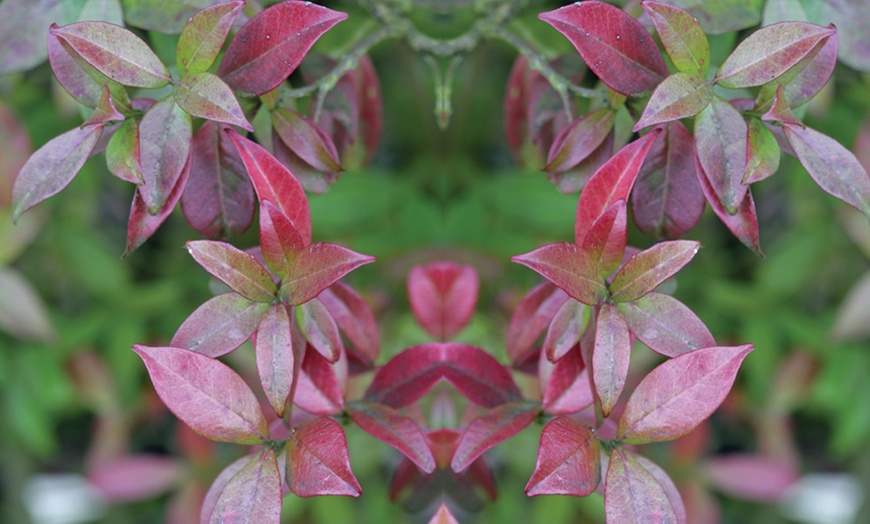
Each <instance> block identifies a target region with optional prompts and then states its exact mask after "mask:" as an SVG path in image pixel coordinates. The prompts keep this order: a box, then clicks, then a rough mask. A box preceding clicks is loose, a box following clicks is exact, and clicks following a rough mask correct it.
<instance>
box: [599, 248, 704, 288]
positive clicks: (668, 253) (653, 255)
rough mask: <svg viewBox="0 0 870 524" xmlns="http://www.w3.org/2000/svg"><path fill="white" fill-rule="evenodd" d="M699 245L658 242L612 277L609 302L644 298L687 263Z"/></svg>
mask: <svg viewBox="0 0 870 524" xmlns="http://www.w3.org/2000/svg"><path fill="white" fill-rule="evenodd" d="M700 248H701V244H700V243H699V242H698V241H696V240H671V241H667V242H659V243H658V244H655V245H654V246H652V247H651V248H649V249H646V250H644V251H641V252H640V253H638V254H636V255H634V256H633V257H631V259H629V261H628V262H626V263H625V265H623V266H622V268H621V269H620V270H619V272H618V273H617V274H616V276H614V277H613V282H612V283H611V284H610V298H612V299H613V301H614V302H631V301H633V300H637V299H639V298H640V297H642V296H644V295H646V294H647V293H649V292H650V291H652V290H654V289H655V288H656V287H658V285H659V284H661V283H662V282H664V281H665V280H667V279H669V278H670V277H672V276H673V275H675V274H676V273H677V271H679V270H680V269H682V268H683V266H685V265H686V264H688V263H689V261H690V260H692V258H694V257H695V255H696V254H697V253H698V250H699V249H700Z"/></svg>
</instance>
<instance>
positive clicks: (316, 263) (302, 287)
mask: <svg viewBox="0 0 870 524" xmlns="http://www.w3.org/2000/svg"><path fill="white" fill-rule="evenodd" d="M374 261H375V257H371V256H368V255H363V254H361V253H357V252H356V251H351V250H350V249H348V248H346V247H343V246H340V245H338V244H332V243H329V242H317V243H315V244H310V245H307V246H305V248H303V249H302V250H301V251H299V252H298V253H296V257H295V259H294V260H293V265H292V266H291V268H290V274H288V275H287V277H286V278H284V279H282V280H281V289H280V291H279V293H280V295H279V296H280V297H281V298H282V300H285V301H286V302H288V303H289V304H290V305H294V306H295V305H299V304H304V303H305V302H308V301H309V300H311V299H312V298H314V297H316V296H317V295H319V294H320V292H321V291H323V290H324V289H326V288H328V287H329V286H331V285H332V284H334V283H335V282H336V281H338V279H340V278H341V277H343V276H344V275H346V274H348V273H350V272H351V271H353V270H354V269H356V268H358V267H360V266H362V265H365V264H371V263H372V262H374Z"/></svg>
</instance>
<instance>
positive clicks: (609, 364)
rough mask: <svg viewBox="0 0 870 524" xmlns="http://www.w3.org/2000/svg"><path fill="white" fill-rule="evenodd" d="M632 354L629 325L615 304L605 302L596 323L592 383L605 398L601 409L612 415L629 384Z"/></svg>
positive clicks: (601, 398) (602, 398)
mask: <svg viewBox="0 0 870 524" xmlns="http://www.w3.org/2000/svg"><path fill="white" fill-rule="evenodd" d="M630 357H631V335H630V333H629V331H628V324H627V323H626V321H625V319H624V318H623V317H622V314H620V312H619V310H618V309H617V308H616V306H614V305H613V304H603V305H602V306H601V310H600V311H599V312H598V319H597V321H596V325H595V347H594V349H593V350H592V382H593V384H595V391H596V393H597V394H598V398H599V399H600V401H601V412H602V413H603V414H604V416H605V417H606V416H608V415H610V411H611V410H613V406H615V405H616V401H617V400H619V396H620V395H621V394H622V388H623V387H625V378H626V377H627V376H628V364H629V359H630Z"/></svg>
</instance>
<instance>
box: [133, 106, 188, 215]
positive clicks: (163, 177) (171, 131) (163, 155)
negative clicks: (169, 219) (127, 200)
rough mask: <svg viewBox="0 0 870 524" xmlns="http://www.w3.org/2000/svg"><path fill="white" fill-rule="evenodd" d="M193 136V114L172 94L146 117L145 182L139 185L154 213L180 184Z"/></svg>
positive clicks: (141, 137) (142, 163)
mask: <svg viewBox="0 0 870 524" xmlns="http://www.w3.org/2000/svg"><path fill="white" fill-rule="evenodd" d="M191 137H192V131H191V122H190V115H188V114H187V113H185V112H184V110H182V109H181V108H180V107H178V104H176V103H175V101H174V100H173V99H172V98H171V97H166V98H164V99H163V100H161V101H159V102H157V103H156V104H154V106H153V107H152V108H151V109H149V110H148V111H147V112H146V113H145V116H143V117H142V121H141V122H140V123H139V143H140V147H141V150H140V153H139V156H140V167H141V169H142V180H144V184H143V185H141V186H139V195H140V196H141V197H142V200H143V201H144V202H145V205H146V206H147V208H148V212H149V213H151V214H152V215H154V214H157V213H158V212H159V211H160V209H161V208H162V207H163V205H164V203H165V202H166V201H167V200H168V198H169V193H170V192H172V190H173V188H175V186H176V185H177V182H178V180H179V178H180V177H181V172H182V171H183V169H184V167H185V165H186V164H187V161H188V156H189V154H190V141H191ZM182 189H183V188H182ZM180 196H181V194H180V193H179V197H180Z"/></svg>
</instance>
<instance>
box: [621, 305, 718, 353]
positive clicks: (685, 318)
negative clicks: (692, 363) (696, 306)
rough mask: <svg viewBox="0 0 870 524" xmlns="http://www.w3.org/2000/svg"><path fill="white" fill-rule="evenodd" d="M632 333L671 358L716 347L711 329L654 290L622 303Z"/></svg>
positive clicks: (686, 308)
mask: <svg viewBox="0 0 870 524" xmlns="http://www.w3.org/2000/svg"><path fill="white" fill-rule="evenodd" d="M617 307H618V308H619V311H620V313H622V316H623V317H625V320H626V321H627V322H628V326H629V328H630V329H631V332H632V333H634V334H635V336H637V338H639V339H640V340H641V342H643V343H644V344H646V345H647V347H649V348H650V349H652V350H653V351H656V352H658V353H661V354H662V355H665V356H668V357H674V356H677V355H680V354H682V353H686V352H690V351H693V350H696V349H698V348H705V347H709V346H712V345H714V344H715V341H714V340H713V335H711V334H710V331H709V330H708V329H707V326H705V325H704V323H703V322H701V320H700V319H699V318H698V317H697V316H696V315H695V314H694V313H693V312H692V310H690V309H689V308H688V307H686V305H685V304H683V303H682V302H680V301H679V300H677V299H675V298H674V297H671V296H670V295H664V294H662V293H658V292H656V291H653V292H652V293H649V294H647V295H645V296H643V297H641V298H639V299H637V300H635V301H633V302H623V303H621V304H618V305H617Z"/></svg>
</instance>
